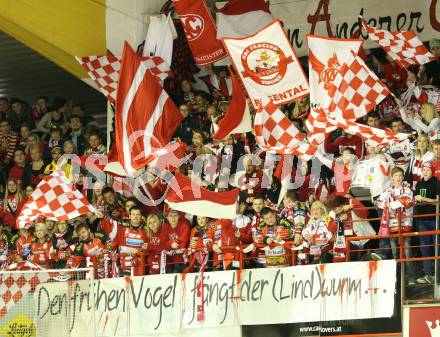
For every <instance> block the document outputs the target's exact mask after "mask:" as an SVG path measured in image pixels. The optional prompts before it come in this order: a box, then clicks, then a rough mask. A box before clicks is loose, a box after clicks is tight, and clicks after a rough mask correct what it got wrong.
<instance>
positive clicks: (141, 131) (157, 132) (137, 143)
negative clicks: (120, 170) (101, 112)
mask: <svg viewBox="0 0 440 337" xmlns="http://www.w3.org/2000/svg"><path fill="white" fill-rule="evenodd" d="M148 70H149V68H148V67H147V66H146V65H145V63H144V62H142V60H141V57H140V56H139V55H137V54H136V53H135V52H134V50H133V49H132V48H131V47H130V46H129V44H128V43H125V46H124V52H123V57H122V63H121V71H120V75H119V85H118V94H117V101H116V114H115V143H116V146H117V153H118V158H119V162H120V163H121V165H122V166H123V167H124V169H125V171H126V172H127V174H128V175H133V174H134V173H135V172H136V170H138V169H140V168H142V167H144V166H145V165H147V164H148V163H150V162H151V161H152V160H154V159H156V158H158V157H159V156H161V155H164V154H167V153H169V151H172V149H171V148H170V147H171V145H170V144H169V141H170V139H171V137H172V135H173V133H174V131H175V130H176V128H177V126H178V125H179V124H180V122H181V121H182V119H183V115H182V114H181V113H180V111H179V110H178V109H177V107H176V106H175V104H174V103H173V101H172V100H171V99H170V98H169V96H168V94H167V93H166V91H165V90H164V89H163V88H162V86H161V84H160V83H159V80H158V79H157V78H156V77H155V76H153V75H152V73H151V72H150V71H148Z"/></svg>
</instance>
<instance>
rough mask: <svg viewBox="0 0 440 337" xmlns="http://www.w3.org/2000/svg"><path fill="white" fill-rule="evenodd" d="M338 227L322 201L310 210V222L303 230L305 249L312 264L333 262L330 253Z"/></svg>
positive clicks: (315, 203)
mask: <svg viewBox="0 0 440 337" xmlns="http://www.w3.org/2000/svg"><path fill="white" fill-rule="evenodd" d="M337 230H338V227H337V225H336V223H335V221H334V220H333V219H332V218H331V217H330V216H329V215H328V212H327V208H326V207H325V206H324V204H323V203H322V202H321V201H315V202H313V204H312V207H311V208H310V220H309V222H308V223H307V225H306V226H305V227H304V229H303V230H302V237H303V241H304V242H303V247H304V248H305V251H306V252H308V254H309V261H310V262H312V263H328V262H332V255H331V254H330V251H331V250H332V249H333V243H334V241H335V238H336V234H337Z"/></svg>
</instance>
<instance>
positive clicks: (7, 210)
mask: <svg viewBox="0 0 440 337" xmlns="http://www.w3.org/2000/svg"><path fill="white" fill-rule="evenodd" d="M22 204H23V194H22V192H21V186H20V184H19V183H18V181H17V180H16V179H14V178H11V179H8V181H7V183H6V193H5V198H4V199H3V207H2V209H1V211H0V212H1V213H0V216H1V218H2V219H3V223H4V224H5V225H6V226H8V227H9V228H10V229H13V228H15V219H16V217H18V215H19V214H20V209H21V206H22Z"/></svg>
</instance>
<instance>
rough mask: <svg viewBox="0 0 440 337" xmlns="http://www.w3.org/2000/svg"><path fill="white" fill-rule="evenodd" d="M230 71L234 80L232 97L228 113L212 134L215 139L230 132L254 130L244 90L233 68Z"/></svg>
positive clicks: (223, 136) (221, 137)
mask: <svg viewBox="0 0 440 337" xmlns="http://www.w3.org/2000/svg"><path fill="white" fill-rule="evenodd" d="M229 73H230V77H231V81H232V99H231V102H230V104H229V106H228V110H227V111H226V114H225V115H224V116H223V118H222V119H221V120H220V121H219V122H218V130H217V131H216V133H215V134H214V135H213V136H212V138H213V139H223V138H225V137H226V136H227V135H229V134H234V133H245V132H249V131H252V118H251V113H250V111H249V107H248V105H247V103H246V96H245V93H244V90H243V89H242V87H241V84H240V81H239V80H238V78H237V77H236V76H235V75H234V73H233V72H232V71H231V70H229Z"/></svg>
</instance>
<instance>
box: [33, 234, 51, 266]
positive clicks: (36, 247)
mask: <svg viewBox="0 0 440 337" xmlns="http://www.w3.org/2000/svg"><path fill="white" fill-rule="evenodd" d="M51 248H52V244H51V242H50V240H45V241H44V242H38V240H37V239H34V240H33V241H32V243H31V253H30V254H29V256H28V260H29V261H31V262H32V263H35V264H38V265H39V266H40V267H43V268H46V269H48V268H49V267H50V265H51V260H52V257H51V253H52V249H51Z"/></svg>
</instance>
